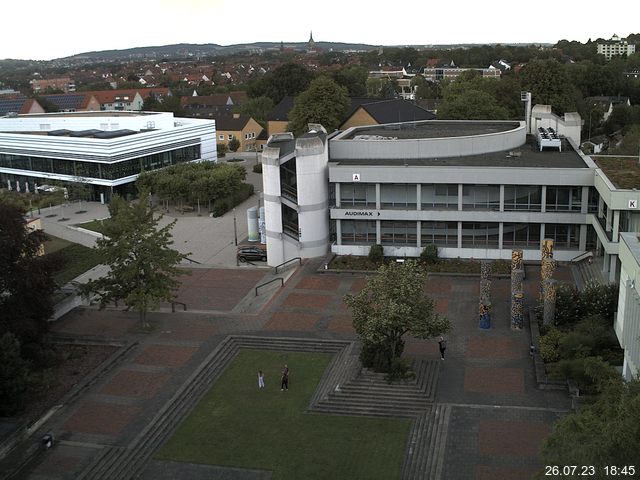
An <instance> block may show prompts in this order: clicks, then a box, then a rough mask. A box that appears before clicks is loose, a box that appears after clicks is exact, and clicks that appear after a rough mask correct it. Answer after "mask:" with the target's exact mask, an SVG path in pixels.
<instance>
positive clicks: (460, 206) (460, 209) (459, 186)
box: [458, 183, 464, 212]
mask: <svg viewBox="0 0 640 480" xmlns="http://www.w3.org/2000/svg"><path fill="white" fill-rule="evenodd" d="M463 190H464V189H463V186H462V184H461V183H459V184H458V211H459V212H461V211H462V192H463Z"/></svg>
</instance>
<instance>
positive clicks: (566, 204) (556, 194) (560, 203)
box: [545, 187, 582, 212]
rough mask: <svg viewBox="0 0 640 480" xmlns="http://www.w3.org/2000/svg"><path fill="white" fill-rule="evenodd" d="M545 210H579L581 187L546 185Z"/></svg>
mask: <svg viewBox="0 0 640 480" xmlns="http://www.w3.org/2000/svg"><path fill="white" fill-rule="evenodd" d="M545 208H546V210H547V212H579V211H580V210H581V209H582V187H547V199H546V207H545Z"/></svg>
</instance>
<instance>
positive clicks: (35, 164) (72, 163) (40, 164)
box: [0, 145, 200, 180]
mask: <svg viewBox="0 0 640 480" xmlns="http://www.w3.org/2000/svg"><path fill="white" fill-rule="evenodd" d="M198 158H200V145H194V146H191V147H184V148H178V149H176V150H171V151H168V152H162V153H156V154H153V155H145V156H144V157H138V158H133V159H130V160H125V161H122V162H114V163H101V162H83V161H80V160H63V159H59V158H42V157H23V156H20V155H8V154H2V153H0V167H4V168H12V169H16V170H30V171H36V172H43V173H59V174H62V175H71V176H74V177H86V178H102V179H105V180H116V179H118V178H124V177H129V176H131V175H137V174H139V173H141V172H145V171H149V170H156V169H158V168H162V167H168V166H169V165H175V164H177V163H183V162H190V161H192V160H197V159H198Z"/></svg>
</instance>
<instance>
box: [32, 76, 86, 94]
mask: <svg viewBox="0 0 640 480" xmlns="http://www.w3.org/2000/svg"><path fill="white" fill-rule="evenodd" d="M29 83H30V84H31V89H32V90H33V91H34V93H39V92H44V91H45V90H47V89H51V90H62V91H63V92H64V93H69V92H75V91H76V84H75V82H74V81H73V80H72V79H71V77H58V78H34V79H33V80H31V81H30V82H29Z"/></svg>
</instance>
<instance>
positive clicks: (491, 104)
mask: <svg viewBox="0 0 640 480" xmlns="http://www.w3.org/2000/svg"><path fill="white" fill-rule="evenodd" d="M453 85H455V84H454V83H452V84H451V86H453ZM455 90H457V91H455ZM455 90H453V89H452V90H446V91H445V93H444V100H443V102H442V103H441V104H440V106H439V107H438V118H439V119H455V120H504V119H505V118H507V116H508V114H507V111H506V109H504V108H502V107H501V106H499V105H498V104H497V102H496V100H495V98H494V97H493V96H491V94H489V93H487V92H484V91H482V90H476V89H455Z"/></svg>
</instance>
